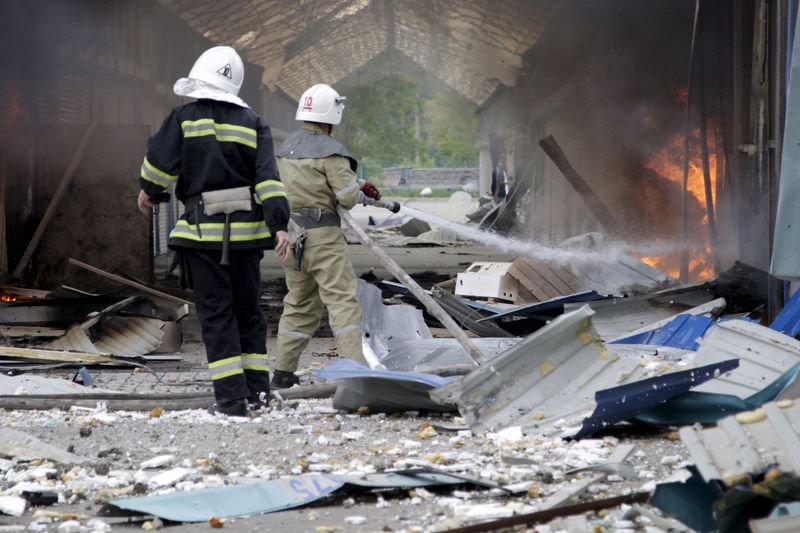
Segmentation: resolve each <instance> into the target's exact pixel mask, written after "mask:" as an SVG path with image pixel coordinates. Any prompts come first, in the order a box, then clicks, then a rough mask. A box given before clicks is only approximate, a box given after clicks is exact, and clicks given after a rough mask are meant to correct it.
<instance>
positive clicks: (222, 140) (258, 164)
mask: <svg viewBox="0 0 800 533" xmlns="http://www.w3.org/2000/svg"><path fill="white" fill-rule="evenodd" d="M139 182H140V185H141V188H142V189H143V190H144V191H145V192H146V193H147V194H149V195H150V196H153V195H154V194H156V193H159V192H163V191H164V190H166V188H167V187H168V186H170V185H174V188H175V189H174V190H175V195H176V196H177V197H178V199H179V200H181V201H182V202H183V203H184V205H185V207H186V212H185V213H184V214H183V215H182V216H181V218H180V220H178V223H177V224H176V226H175V228H174V229H173V230H172V231H171V232H170V238H169V245H170V247H174V248H180V247H187V248H204V249H219V248H221V247H222V231H223V224H224V221H225V215H222V214H219V215H214V216H207V215H205V214H204V213H203V212H202V211H203V209H202V205H201V204H200V203H199V201H200V195H201V193H203V192H207V191H216V190H220V189H230V188H236V187H250V188H251V190H252V192H253V193H254V200H253V205H252V209H251V210H250V211H240V212H236V213H233V214H232V215H231V243H230V247H231V249H265V248H272V247H273V245H274V240H273V236H272V234H273V233H274V232H276V231H286V226H287V224H288V222H289V203H288V201H287V199H286V192H285V189H284V186H283V183H281V180H280V176H279V175H278V167H277V165H276V163H275V155H274V153H273V146H272V132H271V131H270V129H269V126H268V125H267V124H266V122H264V120H263V119H261V117H259V116H258V115H257V114H256V113H254V112H253V111H252V110H250V109H247V108H244V107H240V106H237V105H235V104H229V103H226V102H218V101H215V100H208V99H201V100H197V101H196V102H192V103H189V104H186V105H182V106H180V107H176V108H175V109H173V110H172V111H171V112H170V114H169V115H168V116H167V118H166V119H165V120H164V123H163V124H162V125H161V127H160V128H159V130H158V131H157V132H156V133H155V134H153V136H152V137H150V139H149V140H148V141H147V155H146V157H145V159H144V162H143V163H142V169H141V174H140V178H139Z"/></svg>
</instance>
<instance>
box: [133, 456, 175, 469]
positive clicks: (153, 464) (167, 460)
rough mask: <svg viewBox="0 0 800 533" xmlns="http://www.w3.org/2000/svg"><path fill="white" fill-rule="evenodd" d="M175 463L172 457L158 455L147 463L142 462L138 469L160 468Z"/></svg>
mask: <svg viewBox="0 0 800 533" xmlns="http://www.w3.org/2000/svg"><path fill="white" fill-rule="evenodd" d="M174 462H175V456H174V455H158V456H156V457H153V458H152V459H148V460H147V461H143V462H142V464H141V465H139V468H142V469H144V470H147V469H148V468H161V467H162V466H167V465H171V464H172V463H174Z"/></svg>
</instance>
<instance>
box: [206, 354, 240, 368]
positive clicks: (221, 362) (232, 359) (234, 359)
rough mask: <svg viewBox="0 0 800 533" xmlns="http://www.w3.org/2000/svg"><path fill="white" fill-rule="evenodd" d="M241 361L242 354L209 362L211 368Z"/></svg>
mask: <svg viewBox="0 0 800 533" xmlns="http://www.w3.org/2000/svg"><path fill="white" fill-rule="evenodd" d="M241 362H242V356H241V355H234V356H233V357H228V358H226V359H220V360H219V361H214V362H213V363H208V368H209V369H213V368H219V367H221V366H225V365H230V364H232V363H233V364H235V363H241Z"/></svg>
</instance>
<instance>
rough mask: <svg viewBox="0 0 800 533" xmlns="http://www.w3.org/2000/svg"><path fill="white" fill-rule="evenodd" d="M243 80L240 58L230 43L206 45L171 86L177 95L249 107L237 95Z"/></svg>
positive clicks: (242, 66)
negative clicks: (184, 73)
mask: <svg viewBox="0 0 800 533" xmlns="http://www.w3.org/2000/svg"><path fill="white" fill-rule="evenodd" d="M243 81H244V65H243V64H242V58H240V57H239V54H237V53H236V50H234V49H233V48H231V47H230V46H215V47H213V48H209V49H208V50H206V51H205V52H203V53H202V54H200V57H198V58H197V61H195V62H194V65H193V66H192V70H191V71H189V75H188V76H187V77H185V78H181V79H179V80H178V81H176V82H175V86H174V87H173V90H174V91H175V94H177V95H179V96H190V97H193V98H210V99H211V100H219V101H222V102H230V103H232V104H236V105H240V106H242V107H249V106H248V105H247V104H246V103H244V101H243V100H242V99H241V98H239V96H238V94H239V89H241V88H242V82H243Z"/></svg>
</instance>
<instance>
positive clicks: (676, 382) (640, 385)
mask: <svg viewBox="0 0 800 533" xmlns="http://www.w3.org/2000/svg"><path fill="white" fill-rule="evenodd" d="M738 366H739V360H738V359H731V360H728V361H722V362H721V363H715V364H712V365H706V366H701V367H699V368H693V369H691V370H684V371H682V372H672V373H669V374H664V375H662V376H658V377H654V378H648V379H643V380H641V381H637V382H635V383H629V384H627V385H622V386H620V387H614V388H611V389H605V390H601V391H598V392H596V393H595V395H594V399H595V402H596V403H597V408H596V409H595V410H594V412H593V413H592V415H591V416H590V417H589V418H586V419H584V421H583V426H582V427H581V429H580V431H578V433H577V434H576V435H575V438H576V439H580V438H583V437H586V436H589V435H591V434H593V433H596V432H597V431H600V430H601V429H605V428H607V427H609V426H611V425H613V424H615V423H617V422H621V421H623V420H631V419H632V418H634V417H636V415H637V414H639V413H641V412H643V411H646V410H648V409H650V408H652V407H655V406H657V405H659V404H662V403H664V402H666V401H667V400H669V399H671V398H674V397H676V396H679V395H681V394H684V393H686V392H688V391H689V389H691V388H692V387H696V386H697V385H700V384H701V383H704V382H706V381H708V380H710V379H713V378H715V377H717V376H719V375H720V374H723V373H725V372H730V371H731V370H733V369H734V368H736V367H738Z"/></svg>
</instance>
